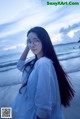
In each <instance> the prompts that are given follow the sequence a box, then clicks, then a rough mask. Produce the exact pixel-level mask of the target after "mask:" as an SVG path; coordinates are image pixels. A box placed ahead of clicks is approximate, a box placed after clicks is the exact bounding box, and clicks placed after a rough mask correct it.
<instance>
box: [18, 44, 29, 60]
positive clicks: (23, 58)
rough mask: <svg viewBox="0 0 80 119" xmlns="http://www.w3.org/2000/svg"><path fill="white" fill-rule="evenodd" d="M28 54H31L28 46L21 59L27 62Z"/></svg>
mask: <svg viewBox="0 0 80 119" xmlns="http://www.w3.org/2000/svg"><path fill="white" fill-rule="evenodd" d="M28 52H29V48H28V46H26V48H25V50H24V51H23V53H22V55H21V57H20V60H26V57H27V55H28Z"/></svg>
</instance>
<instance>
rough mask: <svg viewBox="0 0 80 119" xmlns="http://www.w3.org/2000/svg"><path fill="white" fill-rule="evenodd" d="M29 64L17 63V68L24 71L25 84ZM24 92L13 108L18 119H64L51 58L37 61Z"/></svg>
mask: <svg viewBox="0 0 80 119" xmlns="http://www.w3.org/2000/svg"><path fill="white" fill-rule="evenodd" d="M28 61H29V60H28ZM28 61H27V62H28ZM27 62H25V61H22V60H19V61H18V63H17V68H18V69H19V70H20V71H22V79H23V83H24V82H26V81H27V75H28V71H29V69H30V67H29V66H28V67H26V70H27V71H26V70H24V67H25V64H26V63H27ZM22 92H23V93H22V94H18V95H17V97H16V99H15V102H14V106H13V110H14V114H15V115H16V116H15V117H16V119H36V115H38V116H39V117H40V118H42V119H45V118H46V119H64V116H63V112H62V106H61V100H60V93H59V86H58V80H57V76H56V72H55V68H54V66H53V62H52V60H50V59H49V58H46V57H42V58H40V59H38V60H37V61H36V63H35V66H34V68H33V71H32V72H31V74H30V76H29V79H28V83H27V86H25V87H24V88H23V89H22Z"/></svg>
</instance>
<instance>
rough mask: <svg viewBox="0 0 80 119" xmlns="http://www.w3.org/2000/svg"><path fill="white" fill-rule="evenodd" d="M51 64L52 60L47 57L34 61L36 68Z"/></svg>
mask: <svg viewBox="0 0 80 119" xmlns="http://www.w3.org/2000/svg"><path fill="white" fill-rule="evenodd" d="M52 63H53V62H52V60H51V59H49V58H47V57H41V58H40V59H38V60H37V61H36V65H37V66H44V65H50V64H52Z"/></svg>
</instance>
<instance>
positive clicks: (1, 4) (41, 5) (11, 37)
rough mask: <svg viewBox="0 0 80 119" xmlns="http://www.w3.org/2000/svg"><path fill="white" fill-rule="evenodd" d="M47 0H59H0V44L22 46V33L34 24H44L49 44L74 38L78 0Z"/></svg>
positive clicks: (78, 28)
mask: <svg viewBox="0 0 80 119" xmlns="http://www.w3.org/2000/svg"><path fill="white" fill-rule="evenodd" d="M51 1H52V2H58V1H59V0H34V1H33V0H0V48H3V49H4V50H9V49H16V47H24V46H25V44H26V39H27V37H26V34H27V32H28V30H29V29H30V28H32V27H34V26H41V27H44V28H45V29H46V30H47V31H48V33H49V35H50V37H51V41H52V43H53V44H62V43H69V42H77V41H78V40H79V37H80V0H72V1H71V0H66V1H67V2H70V1H71V2H79V5H57V6H55V5H47V2H51ZM61 1H62V0H61ZM63 2H65V0H63Z"/></svg>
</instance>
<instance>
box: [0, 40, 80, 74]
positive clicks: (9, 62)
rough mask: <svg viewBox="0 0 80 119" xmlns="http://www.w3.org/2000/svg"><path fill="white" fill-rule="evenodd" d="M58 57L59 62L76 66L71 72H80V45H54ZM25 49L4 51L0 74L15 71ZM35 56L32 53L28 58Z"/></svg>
mask: <svg viewBox="0 0 80 119" xmlns="http://www.w3.org/2000/svg"><path fill="white" fill-rule="evenodd" d="M54 48H55V51H56V54H57V57H58V59H59V61H60V62H61V63H62V64H64V65H66V63H64V62H67V61H69V62H71V63H74V62H75V64H76V66H75V67H73V66H71V67H70V68H69V69H66V70H69V72H73V71H79V70H80V67H79V61H80V43H77V42H75V43H68V44H59V45H54ZM22 51H23V49H20V47H19V48H18V49H13V50H12V49H11V50H3V51H2V52H1V53H0V73H2V72H5V71H9V70H14V69H15V68H16V63H17V61H18V59H19V57H20V55H21V53H22ZM32 56H34V55H33V54H32V53H31V52H30V53H29V55H28V58H30V57H32ZM64 67H65V66H64Z"/></svg>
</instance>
